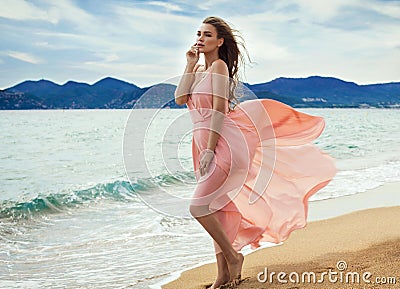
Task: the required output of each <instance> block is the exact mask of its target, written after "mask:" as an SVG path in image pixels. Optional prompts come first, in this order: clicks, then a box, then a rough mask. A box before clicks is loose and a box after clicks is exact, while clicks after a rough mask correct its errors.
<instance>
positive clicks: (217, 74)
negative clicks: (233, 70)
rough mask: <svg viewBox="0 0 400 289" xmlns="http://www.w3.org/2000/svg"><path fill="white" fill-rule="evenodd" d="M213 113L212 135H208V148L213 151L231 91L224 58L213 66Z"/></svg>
mask: <svg viewBox="0 0 400 289" xmlns="http://www.w3.org/2000/svg"><path fill="white" fill-rule="evenodd" d="M212 71H213V74H212V92H213V103H212V107H213V109H212V115H211V124H210V135H209V137H208V144H207V149H210V150H212V151H214V150H215V147H216V146H217V142H218V139H219V137H220V132H221V129H222V126H223V123H224V118H225V111H226V105H227V101H226V100H227V99H228V92H229V74H228V67H227V66H226V64H225V62H224V61H223V60H217V61H215V63H213V68H212Z"/></svg>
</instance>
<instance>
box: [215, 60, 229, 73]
mask: <svg viewBox="0 0 400 289" xmlns="http://www.w3.org/2000/svg"><path fill="white" fill-rule="evenodd" d="M211 66H212V70H213V72H214V73H218V74H223V75H229V71H228V65H226V63H225V61H223V60H222V59H217V60H215V61H214V62H213V63H212V64H211Z"/></svg>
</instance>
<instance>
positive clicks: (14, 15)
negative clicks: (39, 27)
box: [0, 0, 57, 23]
mask: <svg viewBox="0 0 400 289" xmlns="http://www.w3.org/2000/svg"><path fill="white" fill-rule="evenodd" d="M0 5H1V9H0V17H4V18H8V19H13V20H43V21H49V22H52V23H57V20H56V19H54V18H52V17H51V16H50V15H49V14H48V13H47V12H46V11H45V10H43V9H41V8H39V7H37V6H35V5H34V4H32V3H29V2H27V1H24V0H1V1H0Z"/></svg>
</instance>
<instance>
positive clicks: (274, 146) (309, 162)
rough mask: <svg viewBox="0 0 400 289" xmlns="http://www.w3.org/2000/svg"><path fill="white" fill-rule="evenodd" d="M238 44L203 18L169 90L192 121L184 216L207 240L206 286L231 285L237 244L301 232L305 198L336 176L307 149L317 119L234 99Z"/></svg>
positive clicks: (235, 280)
mask: <svg viewBox="0 0 400 289" xmlns="http://www.w3.org/2000/svg"><path fill="white" fill-rule="evenodd" d="M239 40H240V39H239V38H238V36H237V35H236V31H235V30H233V29H231V28H230V27H229V25H228V24H227V23H226V22H225V21H224V20H222V19H220V18H218V17H207V18H206V19H205V20H204V21H203V23H202V25H201V26H200V28H199V30H198V31H197V40H196V43H195V44H194V45H193V46H192V47H191V48H190V49H189V51H188V52H187V53H186V58H187V64H186V68H185V73H184V75H183V76H182V78H181V80H180V82H179V85H178V87H177V89H176V91H175V101H176V103H177V104H179V105H183V104H186V105H187V107H188V109H189V112H190V115H191V119H192V122H193V143H192V155H193V165H194V170H195V174H196V179H197V186H196V189H195V191H194V194H193V197H192V199H191V204H190V212H191V214H192V215H193V217H194V218H196V220H197V221H198V222H199V223H200V224H201V225H202V226H203V227H204V229H205V230H206V231H207V232H208V233H209V234H210V236H211V237H212V238H213V240H214V248H215V253H216V259H217V268H218V274H217V277H216V280H215V281H214V283H213V284H212V285H211V287H210V288H212V289H215V288H230V287H235V286H236V285H237V284H239V282H240V281H241V270H242V265H243V261H244V257H243V255H242V254H241V253H240V252H239V251H240V250H241V249H242V248H243V247H244V246H246V245H251V247H252V248H256V247H258V246H260V245H259V242H260V241H268V242H274V243H280V242H282V241H284V240H286V239H287V238H288V236H289V234H290V233H291V232H292V231H293V230H295V229H299V228H302V227H304V226H305V225H306V218H307V205H308V198H309V197H310V196H311V195H313V194H314V193H316V192H317V191H318V190H320V189H321V188H323V187H324V186H326V185H327V184H328V183H329V181H330V180H331V179H332V178H333V177H334V175H335V173H336V169H335V166H334V164H333V160H332V158H331V157H330V156H328V155H327V154H325V153H324V152H322V151H321V150H319V149H318V148H317V147H316V146H315V145H313V144H312V141H313V140H315V139H316V138H317V137H318V136H319V135H320V134H321V133H322V131H323V129H324V126H325V122H324V119H323V118H322V117H317V116H311V115H308V114H305V113H301V112H299V111H296V110H295V109H293V108H292V107H290V106H288V105H285V104H283V103H281V102H278V101H274V100H270V99H253V100H246V101H243V102H241V103H239V102H238V99H237V91H238V89H237V88H238V87H239V85H240V84H239V82H238V75H237V73H238V68H239V62H240V61H241V60H242V59H243V54H242V52H241V51H240V49H239V45H241V43H240V42H239ZM242 47H243V48H244V51H245V47H244V46H242ZM201 53H203V55H204V60H205V63H204V64H199V63H198V62H199V56H200V54H201Z"/></svg>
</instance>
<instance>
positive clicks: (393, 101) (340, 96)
mask: <svg viewBox="0 0 400 289" xmlns="http://www.w3.org/2000/svg"><path fill="white" fill-rule="evenodd" d="M245 85H246V86H247V87H248V88H249V89H250V90H251V91H252V92H254V94H255V95H256V96H257V97H258V98H271V99H276V100H279V101H282V102H284V103H286V104H289V105H291V106H294V107H400V82H393V83H382V84H370V85H358V84H356V83H354V82H346V81H343V80H340V79H337V78H332V77H320V76H311V77H307V78H283V77H281V78H277V79H275V80H272V81H270V82H266V83H259V84H245ZM174 91H175V86H174V85H172V84H164V83H162V84H156V85H153V86H150V87H145V88H140V87H138V86H136V85H134V84H131V83H128V82H124V81H121V80H118V79H115V78H111V77H107V78H104V79H102V80H100V81H98V82H96V83H94V84H92V85H89V84H87V83H80V82H75V81H68V82H67V83H65V84H64V85H59V84H56V83H53V82H51V81H49V80H44V79H42V80H39V81H31V80H28V81H24V82H22V83H20V84H17V85H15V86H13V87H10V88H8V89H6V90H4V91H2V90H0V109H80V108H86V109H91V108H133V107H135V108H160V107H163V108H183V107H185V106H177V105H176V104H175V102H174ZM144 93H146V94H145V96H146V97H142V98H141V96H142V95H143V94H144Z"/></svg>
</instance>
